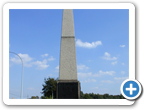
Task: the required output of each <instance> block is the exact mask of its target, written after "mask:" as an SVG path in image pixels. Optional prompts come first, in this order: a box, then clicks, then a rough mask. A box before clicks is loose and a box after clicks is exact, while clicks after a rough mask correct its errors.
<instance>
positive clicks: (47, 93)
mask: <svg viewBox="0 0 144 110" xmlns="http://www.w3.org/2000/svg"><path fill="white" fill-rule="evenodd" d="M57 80H58V79H54V78H50V77H49V78H47V79H46V78H45V79H44V84H43V85H42V86H43V88H42V91H43V92H41V93H42V94H43V96H41V99H48V98H51V96H52V92H53V98H54V99H55V98H56V86H57Z"/></svg>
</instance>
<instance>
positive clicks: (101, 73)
mask: <svg viewBox="0 0 144 110" xmlns="http://www.w3.org/2000/svg"><path fill="white" fill-rule="evenodd" d="M114 73H115V71H106V72H104V71H102V70H100V71H99V72H98V73H95V74H93V76H94V77H98V76H101V75H110V76H112V75H113V74H114Z"/></svg>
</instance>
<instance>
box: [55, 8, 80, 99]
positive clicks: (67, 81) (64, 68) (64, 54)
mask: <svg viewBox="0 0 144 110" xmlns="http://www.w3.org/2000/svg"><path fill="white" fill-rule="evenodd" d="M57 98H58V99H79V98H80V83H79V81H78V80H77V63H76V50H75V33H74V20H73V10H72V9H63V18H62V33H61V49H60V66H59V80H58V81H57Z"/></svg>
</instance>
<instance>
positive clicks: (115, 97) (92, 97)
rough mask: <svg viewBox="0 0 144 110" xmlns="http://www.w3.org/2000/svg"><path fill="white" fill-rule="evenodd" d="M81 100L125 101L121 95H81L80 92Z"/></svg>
mask: <svg viewBox="0 0 144 110" xmlns="http://www.w3.org/2000/svg"><path fill="white" fill-rule="evenodd" d="M81 99H125V98H124V97H123V96H122V94H120V95H109V94H107V93H106V94H104V95H100V94H94V93H89V94H88V93H85V94H84V93H83V92H82V91H81Z"/></svg>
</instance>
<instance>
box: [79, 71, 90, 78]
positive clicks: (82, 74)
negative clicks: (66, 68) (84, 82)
mask: <svg viewBox="0 0 144 110" xmlns="http://www.w3.org/2000/svg"><path fill="white" fill-rule="evenodd" d="M78 76H79V77H80V78H84V77H89V76H92V73H91V72H89V73H78Z"/></svg>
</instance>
